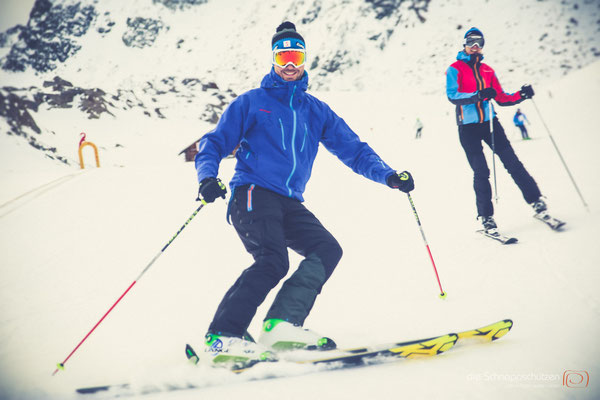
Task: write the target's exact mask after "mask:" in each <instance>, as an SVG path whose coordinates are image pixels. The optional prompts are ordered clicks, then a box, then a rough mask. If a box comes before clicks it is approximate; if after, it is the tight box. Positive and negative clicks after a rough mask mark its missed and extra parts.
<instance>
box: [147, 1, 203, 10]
mask: <svg viewBox="0 0 600 400" xmlns="http://www.w3.org/2000/svg"><path fill="white" fill-rule="evenodd" d="M207 1H208V0H152V2H153V3H154V4H162V5H164V6H165V7H167V8H170V9H171V10H184V9H185V8H187V7H190V6H197V5H200V4H204V3H206V2H207Z"/></svg>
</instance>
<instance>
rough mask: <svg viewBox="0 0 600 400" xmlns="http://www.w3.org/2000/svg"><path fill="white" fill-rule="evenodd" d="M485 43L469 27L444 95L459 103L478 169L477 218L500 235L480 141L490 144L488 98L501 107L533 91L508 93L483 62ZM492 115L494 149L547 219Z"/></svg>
mask: <svg viewBox="0 0 600 400" xmlns="http://www.w3.org/2000/svg"><path fill="white" fill-rule="evenodd" d="M484 43H485V41H484V37H483V33H481V31H480V30H479V29H477V28H471V29H469V30H468V31H467V32H466V33H465V36H464V42H463V51H460V52H459V53H458V56H457V57H456V58H457V61H456V62H454V63H453V64H452V65H451V66H450V67H449V68H448V69H447V71H446V94H447V95H448V100H450V102H451V103H452V104H455V105H456V122H457V124H458V133H459V138H460V143H461V145H462V147H463V149H464V150H465V153H466V155H467V160H468V161H469V165H470V166H471V168H472V169H473V172H474V178H473V187H474V189H475V198H476V204H477V214H478V219H480V220H481V222H482V224H483V227H484V230H485V231H486V232H488V233H492V234H497V225H496V222H495V221H494V217H493V215H494V206H493V204H492V188H491V185H490V170H489V168H488V165H487V162H486V159H485V155H484V153H483V146H482V144H481V142H482V141H483V142H485V143H486V144H487V145H488V146H490V148H491V147H492V135H491V132H490V122H489V121H490V117H491V116H490V115H489V102H490V101H491V99H494V100H496V103H498V105H500V106H510V105H514V104H518V103H520V102H522V101H523V100H525V99H530V98H531V97H533V95H534V92H533V88H532V87H531V86H530V85H524V86H522V87H521V90H520V91H519V92H516V93H511V94H508V93H505V92H504V91H503V90H502V87H501V86H500V82H499V81H498V78H497V77H496V74H495V72H494V70H493V69H492V68H491V67H490V66H489V65H487V64H484V63H482V62H481V61H482V60H483V55H482V49H483V45H484ZM492 113H493V116H492V117H493V124H494V127H493V135H494V137H493V139H494V147H495V152H496V154H497V155H498V157H499V158H500V160H501V161H502V163H503V164H504V167H505V168H506V170H507V171H508V172H509V173H510V175H511V176H512V178H513V180H514V182H515V183H516V184H517V186H518V187H519V189H520V190H521V192H522V194H523V197H524V198H525V201H526V202H527V203H529V204H530V205H531V206H532V207H533V209H534V211H535V213H536V216H537V218H540V219H545V218H546V217H547V212H546V209H547V207H546V203H545V202H544V200H543V199H542V197H541V193H540V189H539V188H538V185H537V184H536V182H535V181H534V180H533V178H532V177H531V175H529V173H528V172H527V170H525V167H524V166H523V164H522V163H521V161H519V159H518V157H517V155H516V154H515V152H514V150H513V148H512V146H511V145H510V142H509V141H508V139H507V137H506V134H505V133H504V129H503V128H502V125H500V121H498V118H497V117H496V113H495V112H494V111H492Z"/></svg>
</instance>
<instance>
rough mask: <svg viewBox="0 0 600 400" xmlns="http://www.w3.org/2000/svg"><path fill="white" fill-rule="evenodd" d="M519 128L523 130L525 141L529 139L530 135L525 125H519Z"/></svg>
mask: <svg viewBox="0 0 600 400" xmlns="http://www.w3.org/2000/svg"><path fill="white" fill-rule="evenodd" d="M517 126H518V127H519V129H520V130H521V137H523V139H529V133H528V132H527V128H525V125H517Z"/></svg>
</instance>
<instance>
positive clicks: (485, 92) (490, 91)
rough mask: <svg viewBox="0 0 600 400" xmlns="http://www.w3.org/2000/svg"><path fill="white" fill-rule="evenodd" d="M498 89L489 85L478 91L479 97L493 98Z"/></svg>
mask: <svg viewBox="0 0 600 400" xmlns="http://www.w3.org/2000/svg"><path fill="white" fill-rule="evenodd" d="M496 94H497V93H496V89H494V88H493V87H488V88H485V89H481V90H480V91H479V92H478V93H477V98H478V99H479V100H484V99H493V98H494V97H496Z"/></svg>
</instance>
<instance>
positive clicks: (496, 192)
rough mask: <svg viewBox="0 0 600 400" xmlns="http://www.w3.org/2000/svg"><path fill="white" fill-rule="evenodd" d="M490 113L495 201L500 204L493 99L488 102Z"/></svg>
mask: <svg viewBox="0 0 600 400" xmlns="http://www.w3.org/2000/svg"><path fill="white" fill-rule="evenodd" d="M488 106H489V111H490V134H491V136H492V170H493V174H494V200H496V204H498V186H497V185H496V143H495V142H494V118H493V115H492V111H493V109H492V99H490V100H488Z"/></svg>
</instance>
